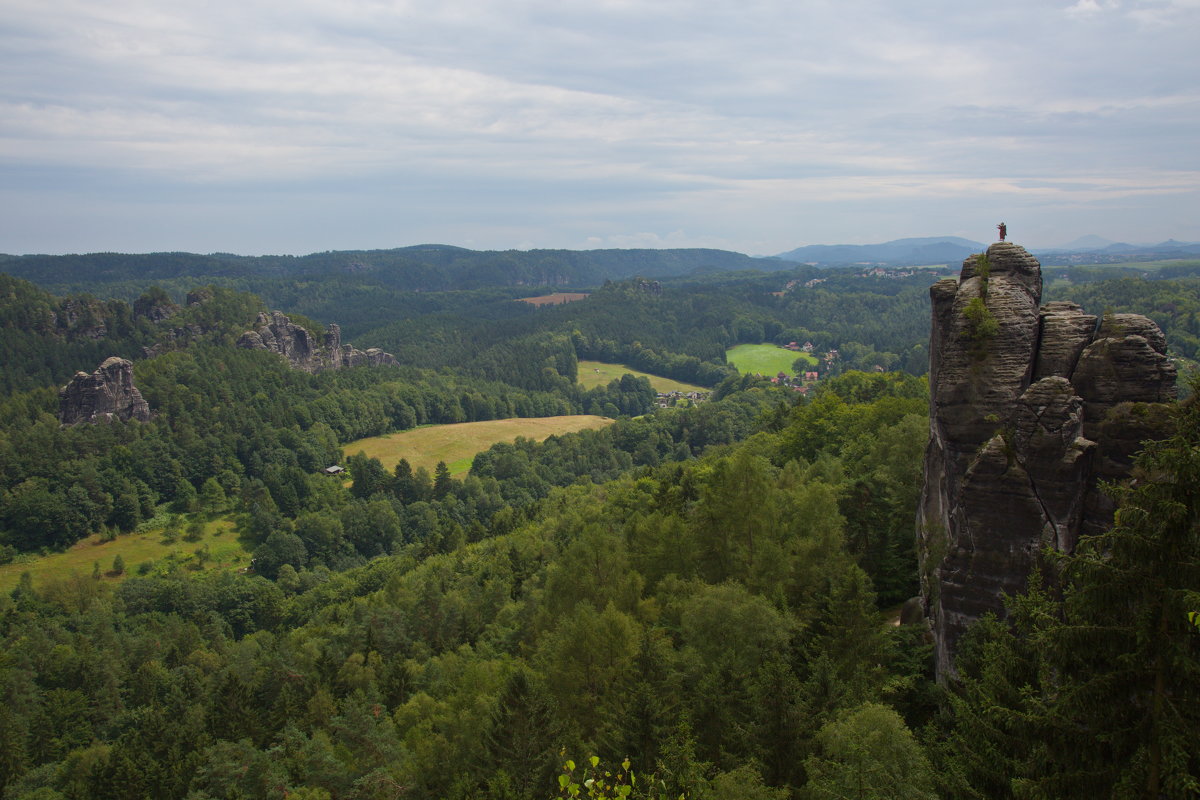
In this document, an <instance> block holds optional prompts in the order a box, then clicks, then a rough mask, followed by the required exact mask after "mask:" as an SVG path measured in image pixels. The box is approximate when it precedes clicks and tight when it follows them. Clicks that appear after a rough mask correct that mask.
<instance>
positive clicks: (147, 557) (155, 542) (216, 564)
mask: <svg viewBox="0 0 1200 800" xmlns="http://www.w3.org/2000/svg"><path fill="white" fill-rule="evenodd" d="M186 530H187V525H186V524H185V525H184V526H183V531H184V532H186ZM201 549H204V550H206V552H207V557H206V558H205V559H204V562H203V565H201V562H200V560H199V559H197V557H196V551H197V550H201ZM118 555H119V556H121V558H122V560H124V562H125V572H124V573H123V574H121V575H117V574H114V573H113V572H112V566H113V560H114V559H116V557H117V556H118ZM25 558H26V559H28V560H23V561H22V562H20V563H12V564H5V565H4V566H2V567H0V593H4V594H7V593H8V592H11V591H12V590H13V589H14V588H15V587H16V585H17V583H18V582H19V581H20V579H21V573H22V572H28V573H29V574H30V577H31V578H32V579H33V585H34V586H35V587H41V586H44V585H46V584H47V583H49V582H53V581H55V580H65V579H68V578H70V577H71V575H72V573H74V574H76V575H80V576H83V577H86V578H89V579H90V578H91V576H92V570H93V569H94V565H96V564H99V565H100V573H101V577H100V580H102V581H105V582H109V583H118V582H120V581H122V580H124V579H125V578H128V577H130V576H131V575H136V574H138V566H139V565H140V564H143V563H145V562H147V561H149V562H153V564H154V566H155V568H156V569H161V568H163V567H166V566H169V565H170V564H171V563H177V564H181V565H183V566H184V567H187V568H192V569H230V568H237V569H241V568H242V567H246V566H249V564H250V553H249V552H248V551H247V550H246V549H245V547H243V545H242V542H241V541H240V540H239V539H238V535H237V533H235V532H234V530H233V522H232V521H230V520H228V519H224V518H222V519H216V520H213V521H210V522H206V523H204V532H203V534H202V535H201V536H200V538H199V539H197V540H196V541H187V539H186V538H185V537H184V536H183V535H182V533H181V534H180V535H179V537H178V538H177V539H176V540H175V541H174V542H167V541H166V540H165V539H164V535H163V530H162V529H161V528H159V529H155V530H151V531H147V532H145V533H129V534H124V535H121V536H118V537H117V538H116V539H113V540H112V541H111V542H105V541H102V540H101V539H100V537H99V536H89V537H88V538H87V539H83V540H81V541H79V542H76V543H75V544H74V545H73V546H72V547H71V549H69V550H67V551H66V552H63V553H51V554H50V555H46V556H39V557H35V558H29V557H28V556H26V557H25Z"/></svg>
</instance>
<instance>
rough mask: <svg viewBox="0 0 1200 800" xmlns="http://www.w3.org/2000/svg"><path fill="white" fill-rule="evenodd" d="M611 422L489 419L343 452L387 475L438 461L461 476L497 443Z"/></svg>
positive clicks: (376, 439)
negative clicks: (404, 464) (403, 463)
mask: <svg viewBox="0 0 1200 800" xmlns="http://www.w3.org/2000/svg"><path fill="white" fill-rule="evenodd" d="M612 422H613V421H612V420H611V419H609V418H608V417H597V416H592V415H590V414H580V415H575V416H569V417H518V418H515V419H492V420H487V421H484V422H462V423H459V424H457V425H426V426H424V427H421V428H413V429H412V430H407V431H401V432H399V433H389V434H388V435H387V436H372V437H370V438H368V439H359V440H358V441H357V442H351V443H350V444H348V445H346V446H345V447H344V448H343V449H344V451H345V453H346V455H355V454H357V453H359V452H363V453H366V454H367V456H369V457H371V458H378V459H379V460H380V461H381V462H383V466H384V467H386V468H387V470H388V471H389V472H390V471H391V470H392V469H394V468H395V466H396V464H398V463H400V459H402V458H406V459H408V463H409V464H412V467H413V469H416V468H417V467H425V469H427V470H429V472H430V473H432V472H433V470H434V468H435V467H436V466H437V463H438V462H439V461H445V462H446V466H447V467H449V468H450V474H451V475H461V474H463V473H465V472H467V470H469V469H471V460H472V459H473V458H475V454H476V453H480V452H482V451H484V450H486V449H488V448H489V447H491V446H492V445H493V444H495V443H496V442H511V441H512V440H514V439H516V438H517V437H518V436H524V437H525V438H526V439H535V440H537V441H539V442H540V441H542V440H543V439H545V438H547V437H548V436H551V435H553V434H556V433H574V432H575V431H581V430H585V429H589V428H602V427H604V426H605V425H609V424H611V423H612Z"/></svg>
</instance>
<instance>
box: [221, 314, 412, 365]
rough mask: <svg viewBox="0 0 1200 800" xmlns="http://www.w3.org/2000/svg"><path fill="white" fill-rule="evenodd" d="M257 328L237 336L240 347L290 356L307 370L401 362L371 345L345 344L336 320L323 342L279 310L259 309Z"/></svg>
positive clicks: (295, 363) (289, 358)
mask: <svg viewBox="0 0 1200 800" xmlns="http://www.w3.org/2000/svg"><path fill="white" fill-rule="evenodd" d="M254 325H255V327H254V330H249V331H246V332H245V333H243V334H242V336H241V338H240V339H238V347H245V348H249V349H251V350H270V351H271V352H273V353H278V354H279V355H281V356H283V357H284V358H286V359H287V360H288V363H289V364H291V365H292V366H293V367H295V368H296V369H299V370H304V371H305V372H320V371H322V370H326V369H341V368H342V367H358V366H372V367H378V366H385V365H394V364H396V363H398V362H397V361H396V358H395V356H393V355H392V354H391V353H385V352H383V351H382V350H380V349H379V348H376V347H372V348H368V349H367V350H359V349H357V348H355V347H353V346H352V345H348V344H346V345H343V344H342V332H341V329H340V328H339V327H338V326H337V325H334V324H331V325H329V326H328V330H327V331H326V333H325V336H324V342H323V343H320V344H318V342H317V338H316V337H315V336H314V335H313V334H312V333H310V332H309V330H308V329H307V328H305V327H303V326H301V325H296V324H295V323H293V322H292V321H291V319H290V318H289V317H288V316H287V315H286V314H283V313H281V312H279V311H272V312H271V313H269V314H267V313H260V314H259V315H258V319H257V320H256V321H255V323H254Z"/></svg>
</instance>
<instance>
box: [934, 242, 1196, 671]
mask: <svg viewBox="0 0 1200 800" xmlns="http://www.w3.org/2000/svg"><path fill="white" fill-rule="evenodd" d="M930 294H931V296H932V299H933V326H932V335H931V352H930V373H929V374H930V443H929V447H928V450H927V451H926V457H925V489H924V493H923V496H922V502H921V506H920V510H919V513H918V539H919V547H920V555H921V562H922V570H921V580H922V594H923V597H924V600H925V604H926V611H927V614H928V616H929V618H930V620H931V623H932V627H933V632H934V637H935V640H936V643H937V644H936V649H937V665H938V671H939V674H949V673H950V672H952V670H953V657H954V653H955V647H956V643H957V641H958V639H959V637H960V636H961V635H962V633H963V632H964V631H965V630H966V628H967V626H968V625H970V624H971V623H972V622H974V621H975V620H976V619H978V618H979V617H981V616H982V615H984V614H985V613H987V612H989V611H992V612H996V613H1002V611H1003V604H1002V601H1003V596H1004V595H1005V594H1009V595H1012V594H1016V593H1018V592H1020V591H1022V590H1023V589H1024V588H1025V584H1026V580H1027V578H1028V576H1029V573H1030V570H1031V569H1032V568H1033V567H1034V566H1035V564H1036V563H1037V561H1038V554H1039V552H1040V551H1041V549H1042V548H1043V547H1047V546H1049V547H1052V548H1055V549H1057V550H1059V551H1062V552H1068V553H1069V552H1072V551H1073V550H1074V547H1075V543H1076V542H1077V541H1078V539H1079V536H1080V535H1081V534H1092V533H1099V532H1102V531H1104V530H1105V529H1106V528H1107V527H1108V526H1109V525H1111V522H1112V514H1113V508H1114V507H1113V504H1112V501H1111V500H1110V499H1109V498H1108V497H1107V496H1106V495H1105V494H1104V492H1103V491H1102V489H1101V488H1100V487H1101V484H1102V483H1103V482H1110V481H1114V480H1119V479H1122V478H1124V477H1127V476H1128V474H1129V469H1130V466H1131V464H1132V457H1133V454H1134V453H1135V452H1136V451H1137V450H1138V449H1139V447H1140V443H1141V442H1142V441H1144V440H1146V439H1151V438H1160V437H1161V436H1163V435H1164V434H1165V433H1166V432H1165V431H1164V430H1163V429H1162V428H1163V425H1164V424H1165V420H1166V418H1167V415H1165V414H1163V413H1160V411H1161V409H1159V408H1158V407H1156V405H1155V404H1159V403H1164V402H1168V401H1170V400H1172V399H1173V398H1174V397H1175V380H1176V374H1175V367H1174V365H1173V364H1172V363H1171V361H1170V360H1169V359H1168V358H1167V356H1166V354H1165V350H1166V340H1165V338H1164V337H1163V334H1162V332H1161V331H1160V330H1159V329H1158V327H1157V326H1156V325H1155V324H1154V323H1153V322H1151V321H1150V320H1149V319H1147V318H1145V317H1143V316H1140V315H1137V314H1110V315H1105V316H1104V317H1103V319H1101V320H1097V318H1096V317H1095V316H1092V315H1089V314H1085V313H1084V312H1083V310H1082V309H1081V308H1080V307H1079V306H1078V305H1075V304H1074V303H1069V302H1055V303H1049V304H1047V305H1045V306H1041V307H1039V304H1040V301H1041V294H1042V277H1041V267H1040V265H1039V263H1038V261H1037V259H1035V258H1034V257H1033V256H1031V255H1030V254H1029V253H1028V252H1026V251H1025V250H1024V248H1022V247H1020V246H1019V245H1016V244H1013V243H1011V242H999V243H996V244H993V245H992V246H991V247H989V248H988V250H987V252H986V253H984V254H980V255H974V256H971V257H970V258H967V259H966V260H965V261H964V262H963V268H962V273H961V275H960V277H959V278H958V280H955V279H953V278H947V279H944V280H941V281H939V282H937V283H936V284H934V286H933V287H932V288H931V289H930Z"/></svg>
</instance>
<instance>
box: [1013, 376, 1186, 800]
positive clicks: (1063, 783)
mask: <svg viewBox="0 0 1200 800" xmlns="http://www.w3.org/2000/svg"><path fill="white" fill-rule="evenodd" d="M1193 388H1194V389H1195V388H1200V386H1197V385H1194V386H1193ZM1175 422H1176V431H1175V433H1174V435H1172V436H1171V437H1170V438H1168V439H1165V440H1163V441H1160V442H1154V443H1149V444H1147V445H1146V448H1145V450H1144V451H1143V452H1142V454H1141V455H1139V456H1138V458H1137V461H1136V466H1137V469H1136V471H1135V473H1134V474H1135V476H1136V480H1135V481H1134V482H1133V484H1132V485H1130V486H1126V487H1124V488H1121V489H1119V490H1118V492H1117V494H1118V501H1119V509H1118V511H1117V516H1116V521H1115V524H1114V525H1113V527H1112V529H1111V530H1109V531H1108V532H1106V533H1104V534H1101V535H1098V536H1095V537H1091V538H1087V539H1084V540H1082V541H1081V542H1080V543H1079V546H1078V548H1077V550H1076V553H1075V554H1074V555H1073V556H1070V557H1066V558H1064V559H1063V560H1062V565H1061V568H1062V571H1063V576H1064V581H1065V596H1064V623H1063V624H1062V625H1061V626H1059V627H1058V628H1057V629H1055V630H1054V631H1052V632H1051V634H1050V636H1049V638H1048V644H1049V645H1050V647H1051V652H1052V653H1053V655H1054V657H1055V662H1054V666H1055V668H1056V669H1057V670H1058V671H1059V672H1060V674H1061V676H1062V678H1061V680H1060V685H1059V687H1058V688H1059V694H1058V697H1057V702H1056V703H1055V708H1054V713H1055V714H1056V715H1057V716H1058V717H1059V719H1060V721H1061V723H1062V724H1063V729H1064V731H1065V735H1064V737H1063V738H1060V739H1058V740H1057V741H1055V742H1054V743H1053V744H1055V745H1057V747H1056V750H1055V755H1056V756H1057V757H1059V758H1061V759H1062V761H1063V762H1064V763H1066V764H1068V765H1069V766H1068V768H1066V769H1063V770H1061V771H1059V770H1051V771H1050V773H1049V774H1048V775H1047V776H1045V777H1044V778H1043V779H1041V780H1040V781H1035V784H1037V785H1039V786H1041V787H1044V791H1046V792H1047V793H1049V794H1057V795H1059V796H1066V795H1067V794H1073V795H1074V796H1079V792H1083V793H1085V794H1091V796H1096V797H1100V796H1105V795H1109V796H1113V797H1151V798H1153V797H1185V796H1193V795H1195V794H1197V793H1200V739H1198V738H1197V736H1196V731H1197V730H1200V637H1197V635H1196V631H1195V630H1194V629H1193V627H1192V626H1191V625H1190V624H1189V622H1188V617H1187V613H1188V611H1189V610H1190V609H1191V608H1193V607H1194V605H1195V602H1196V592H1197V589H1198V588H1200V403H1197V402H1196V399H1195V396H1193V398H1191V399H1190V400H1188V401H1186V402H1184V403H1181V404H1180V405H1179V406H1177V407H1176V409H1175ZM1080 734H1083V735H1085V736H1086V737H1087V738H1088V739H1091V740H1094V742H1095V746H1093V747H1089V748H1079V747H1078V737H1079V735H1080ZM1081 749H1082V750H1090V751H1091V752H1089V753H1077V752H1076V751H1078V750H1081ZM1080 759H1085V760H1083V761H1082V763H1081V761H1080Z"/></svg>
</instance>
